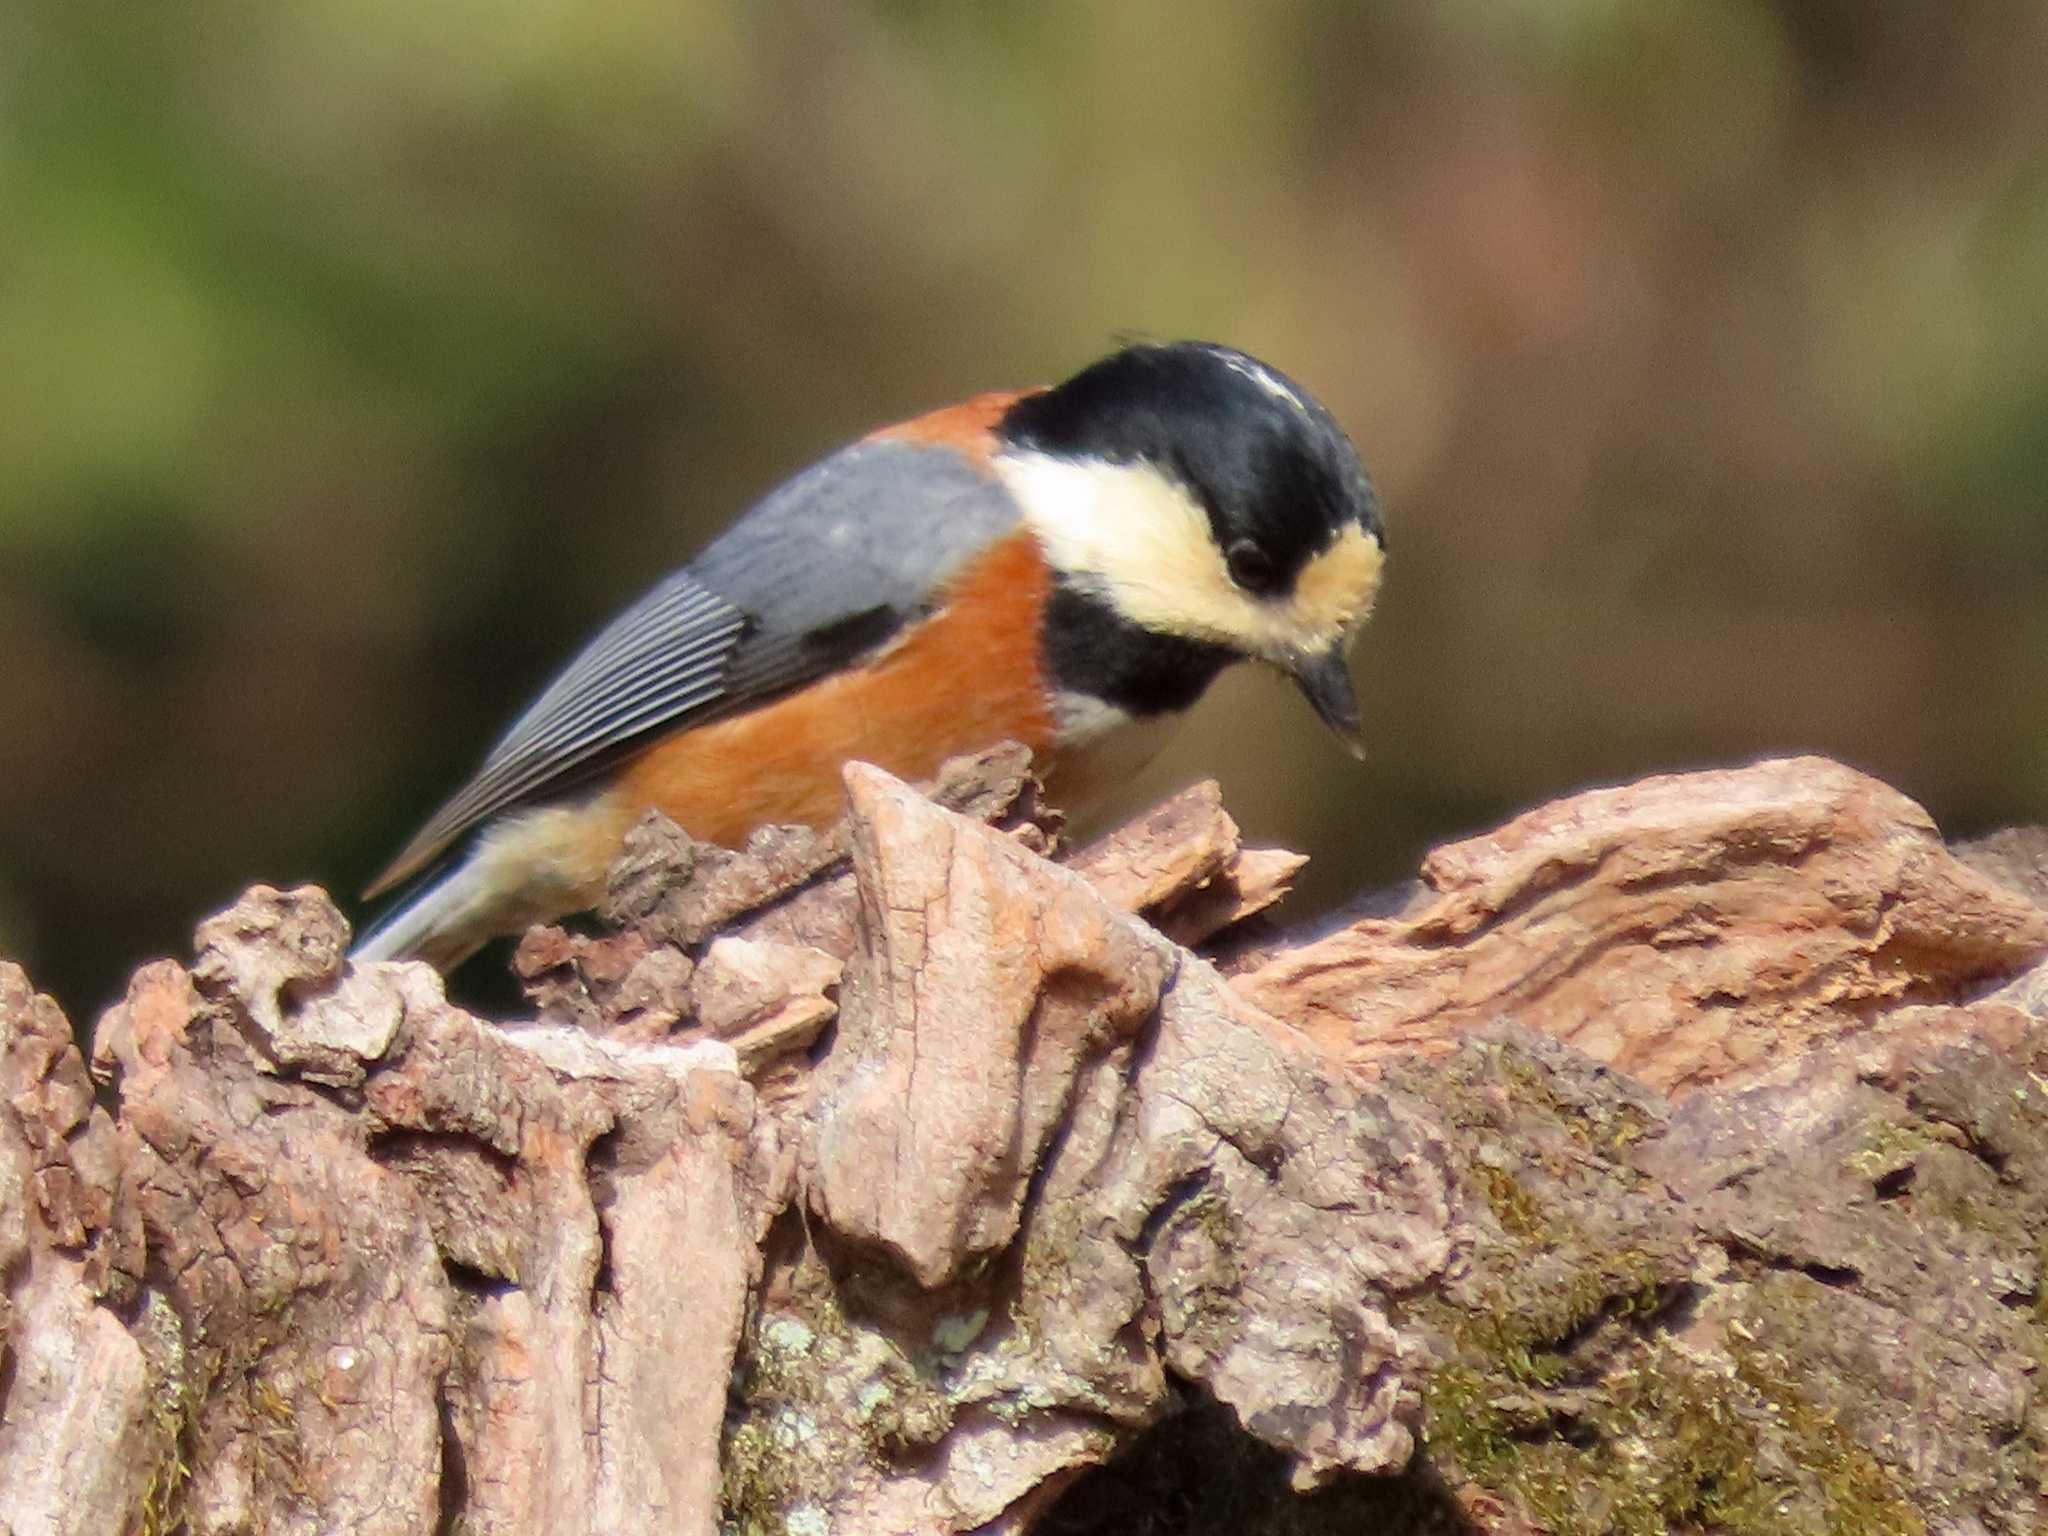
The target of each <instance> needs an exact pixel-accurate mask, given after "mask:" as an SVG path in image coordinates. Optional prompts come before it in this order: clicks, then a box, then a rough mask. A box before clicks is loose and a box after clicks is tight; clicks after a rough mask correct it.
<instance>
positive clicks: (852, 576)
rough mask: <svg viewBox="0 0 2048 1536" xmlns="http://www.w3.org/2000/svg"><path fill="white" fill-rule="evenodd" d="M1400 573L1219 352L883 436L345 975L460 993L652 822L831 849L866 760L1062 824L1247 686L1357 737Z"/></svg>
mask: <svg viewBox="0 0 2048 1536" xmlns="http://www.w3.org/2000/svg"><path fill="white" fill-rule="evenodd" d="M1383 550H1384V539H1383V535H1382V532H1381V527H1380V517H1379V512H1378V508H1377V506H1376V504H1375V501H1374V498H1373V492H1372V488H1371V485H1370V484H1369V482H1368V481H1367V479H1366V475H1365V471H1364V469H1363V467H1362V466H1361V465H1360V463H1359V460H1358V454H1357V451H1356V450H1355V449H1353V447H1352V446H1351V443H1350V441H1349V440H1348V439H1347V438H1346V437H1345V435H1344V433H1343V431H1342V430H1341V429H1340V428H1339V427H1338V426H1337V424H1336V422H1335V421H1333V420H1332V419H1331V417H1330V414H1329V413H1328V412H1327V411H1325V410H1324V409H1323V407H1322V406H1321V405H1319V404H1317V403H1316V401H1315V400H1313V399H1311V398H1310V397H1309V395H1308V394H1307V393H1306V392H1305V391H1304V390H1303V389H1302V388H1301V387H1300V386H1299V385H1297V384H1295V383H1293V382H1292V381H1290V380H1288V379H1287V378H1285V377H1284V376H1283V375H1281V374H1280V373H1278V372H1277V371H1275V370H1274V369H1272V368H1269V367H1267V366H1266V365H1265V364H1264V363H1261V362H1258V361H1257V360H1255V359H1253V358H1251V357H1247V356H1246V355H1245V354H1244V353H1242V352H1236V351H1233V350H1231V349H1230V348H1228V347H1222V346H1215V345H1211V344H1207V343H1200V342H1181V343H1176V344H1173V345H1165V346H1151V345H1148V346H1133V347H1130V348H1127V349H1126V350H1124V351H1121V352H1117V353H1115V354H1114V355H1112V356H1110V357H1107V358H1104V359H1103V360H1102V361H1100V362H1098V363H1095V364H1094V365H1092V366H1091V367H1089V368H1086V369H1084V370H1083V371H1082V372H1080V373H1078V374H1076V375H1074V377H1072V378H1070V379H1068V380H1067V381H1066V382H1065V383H1063V384H1057V385H1054V386H1052V387H1051V388H1044V389H1035V390H1023V391H1015V392H1010V393H1004V394H987V395H977V396H975V397H974V398H972V399H969V400H966V401H964V402H962V403H961V404H959V405H955V406H950V407H948V408H946V409H943V410H939V411H934V412H932V413H931V414H929V415H926V416H920V417H917V418H916V419H915V420H912V421H908V422H905V423H903V424H902V425H900V426H895V427H889V428H885V429H883V430H882V431H879V432H876V433H874V434H872V435H871V436H868V437H865V438H863V439H861V440H860V441H859V442H856V443H854V444H852V445H851V446H849V447H847V448H843V449H841V450H840V451H838V452H837V453H834V454H832V455H831V456H830V457H828V458H826V459H824V460H823V461H822V462H820V463H818V464H816V465H814V466H813V467H812V468H810V469H808V470H806V471H804V472H803V473H802V474H800V475H798V476H797V477H796V478H795V479H793V480H791V481H789V482H788V483H786V484H785V485H783V486H782V487H781V488H780V489H778V490H776V491H774V492H772V493H771V494H770V495H769V496H768V497H767V498H766V499H765V500H763V501H762V502H760V503H759V504H758V505H757V506H755V507H754V508H753V510H752V511H750V512H748V513H747V514H746V515H745V516H744V517H742V518H741V519H740V520H739V521H738V522H737V523H735V524H734V525H733V526H732V527H731V528H730V529H729V530H727V531H726V533H725V534H724V535H722V536H721V537H720V538H718V539H717V540H715V541H714V542H713V543H712V544H711V545H710V547H709V548H707V549H706V550H705V551H704V552H703V553H702V554H701V555H699V556H698V557H697V558H696V559H695V560H694V561H692V562H691V563H690V564H688V565H686V566H684V567H683V568H682V569H681V570H679V571H677V572H675V573H674V574H672V575H671V576H669V577H668V578H667V579H666V580H664V581H663V582H662V583H661V584H660V585H659V586H657V587H655V589H654V590H653V591H652V592H650V593H648V594H647V595H646V596H645V597H644V598H642V599H641V600H640V601H639V602H638V603H637V604H635V605H634V606H633V607H631V608H629V609H627V610H626V611H625V612H624V613H622V614H621V615H620V616H619V617H618V618H617V619H616V620H614V621H613V622H612V623H611V624H610V625H609V626H608V627H607V628H605V629H604V630H603V631H601V632H600V633H599V634H598V635H597V637H596V638H595V639H594V640H592V641H591V642H590V644H589V645H588V646H587V647H586V648H585V649H584V650H583V652H582V653H581V654H580V655H578V656H577V657H576V658H575V660H574V661H572V662H571V663H570V664H569V667H568V670H567V671H565V672H563V673H562V675H561V676H560V677H558V678H557V679H556V680H555V681H554V683H553V684H552V685H551V686H549V687H548V689H547V690H546V691H545V692H544V693H542V694H541V695H540V697H539V698H538V699H537V700H536V701H535V702H534V704H533V706H532V707H531V708H530V709H528V710H527V712H526V713H525V714H524V715H522V716H521V717H520V718H519V720H518V721H517V722H516V723H515V724H514V725H513V726H512V728H511V729H510V730H509V731H507V732H506V733H505V736H504V737H503V739H502V740H500V741H499V742H498V744H497V746H495V747H494V748H492V749H491V752H490V755H489V756H488V757H486V758H485V759H484V763H483V766H482V767H481V768H480V769H479V770H478V771H477V774H476V776H475V777H474V778H473V779H471V780H470V781H469V783H468V784H466V785H464V786H463V788H462V789H461V790H460V791H459V792H458V793H457V794H456V795H455V797H454V798H453V799H451V800H450V801H448V803H447V804H446V805H444V806H443V807H442V808H441V809H440V810H439V811H438V812H437V813H436V814H435V815H434V817H433V818H432V819H431V820H430V821H428V823H427V824H426V826H425V827H424V828H422V829H421V831H420V833H419V835H418V836H416V837H415V838H413V840H412V842H411V843H409V844H408V845H407V846H406V848H405V851H404V852H403V853H401V854H400V855H399V856H398V858H397V859H396V861H395V862H393V864H392V865H391V867H390V868H389V869H387V870H386V871H385V872H384V873H383V874H382V875H381V876H380V877H379V878H378V879H377V881H376V882H375V884H374V885H373V886H372V887H371V888H370V891H369V892H368V894H369V895H372V896H374V895H376V894H378V893H379V892H381V891H384V890H388V889H389V888H391V887H392V886H393V885H395V884H397V883H398V882H400V881H402V880H405V879H407V878H409V877H411V876H413V875H417V874H419V873H420V872H422V871H424V870H427V869H429V868H430V867H434V866H436V865H445V868H443V869H442V870H441V872H440V873H439V874H438V875H437V877H436V878H434V879H433V881H432V882H431V883H430V884H427V885H426V886H425V887H424V888H423V889H421V890H420V891H419V892H418V893H417V894H415V895H414V896H413V897H412V898H411V899H410V900H409V901H407V902H406V903H405V904H404V905H402V906H400V907H399V908H398V909H397V910H396V911H395V912H394V913H392V914H391V915H390V916H389V917H387V918H386V919H385V920H384V921H383V923H382V924H380V925H379V926H378V927H377V928H376V929H375V930H374V931H373V932H371V933H370V934H369V935H368V936H367V937H366V938H365V939H364V940H363V942H362V943H361V945H360V946H358V948H357V951H356V954H357V956H358V957H359V958H374V959H394V958H408V957H410V958H419V959H424V960H428V961H430V962H432V963H433V964H434V965H436V966H440V967H442V968H444V969H445V968H447V967H450V966H453V965H455V964H457V963H459V962H460V961H461V960H462V959H464V958H465V957H466V956H468V955H469V954H470V953H471V952H473V951H474V950H475V949H476V948H477V947H478V946H479V945H481V944H483V943H484V942H485V941H487V940H488V939H490V938H493V937H495V936H497V935H499V934H508V933H516V932H518V931H520V930H521V929H522V928H524V927H525V926H526V925H527V924H529V923H533V922H539V921H545V920H548V919H551V918H555V917H559V916H561V915H563V914H564V913H568V912H574V911H577V910H580V909H582V908H584V907H588V906H591V905H594V904H595V903H596V901H597V900H598V898H599V897H600V896H601V895H602V894H603V890H604V877H605V869H606V866H607V865H608V864H610V863H611V861H612V859H613V858H614V857H615V856H616V855H617V854H618V852H619V848H620V844H621V841H622V839H623V838H624V836H625V833H626V831H627V829H628V828H629V827H631V826H632V825H633V823H634V822H635V821H636V820H638V818H639V817H640V816H641V814H642V813H643V812H645V811H646V810H647V809H648V808H649V807H655V808H658V809H660V810H661V811H663V812H664V813H666V814H667V815H668V816H669V817H671V818H672V819H674V820H675V821H676V822H677V823H678V824H679V825H680V826H681V827H682V828H683V829H684V830H685V831H687V832H689V833H690V834H691V835H692V836H694V837H697V838H701V839H704V840H706V841H709V842H713V843H721V844H725V845H728V846H737V845H739V844H741V843H743V842H744V841H745V840H746V838H747V836H748V834H749V833H751V832H752V831H753V830H754V829H755V828H757V827H760V826H764V825H767V824H770V823H774V822H802V823H808V824H810V825H812V826H823V825H828V824H829V823H831V822H832V821H833V820H834V819H835V818H836V817H837V816H838V815H839V814H840V812H841V809H842V805H841V790H840V766H841V764H843V763H844V762H846V761H847V760H848V759H850V758H860V759H863V760H865V761H867V762H871V763H875V764H878V765H879V766H881V767H883V768H886V769H888V770H889V771H890V772H892V773H895V774H898V775H900V776H902V777H904V778H907V779H912V780H917V779H923V778H928V777H930V776H931V775H932V774H933V773H934V772H935V771H936V770H937V769H938V767H939V765H940V764H941V763H942V762H944V761H945V760H946V759H947V758H949V757H952V756H955V755H957V754H959V753H962V752H968V751H973V750H975V749H977V748H981V747H986V746H990V745H993V744H995V743H997V742H1001V741H1004V740H1013V741H1017V742H1021V743H1023V744H1024V745H1025V746H1027V747H1029V748H1030V749H1031V750H1032V752H1033V754H1034V758H1035V761H1036V763H1037V765H1038V767H1039V769H1040V771H1041V772H1042V773H1043V774H1044V776H1045V778H1046V783H1047V789H1048V793H1049V795H1050V796H1051V798H1052V799H1053V800H1054V801H1055V802H1056V803H1060V804H1064V805H1068V806H1070V807H1071V806H1073V805H1075V804H1077V803H1082V802H1085V800H1086V799H1087V798H1088V797H1089V796H1090V794H1091V793H1093V792H1095V791H1097V790H1100V789H1105V788H1111V787H1114V786H1115V785H1117V784H1119V783H1121V782H1123V781H1124V780H1125V779H1126V778H1128V776H1129V774H1130V773H1131V772H1132V771H1134V769H1135V768H1136V767H1137V766H1138V765H1139V764H1140V763H1142V762H1143V761H1144V760H1145V759H1146V758H1148V757H1150V756H1151V754H1152V752H1153V751H1155V750H1156V749H1157V747H1158V746H1159V745H1160V742H1161V739H1162V737H1163V734H1164V732H1163V730H1162V729H1161V728H1162V727H1165V726H1168V725H1170V724H1172V723H1173V722H1175V721H1177V720H1178V719H1179V718H1180V717H1181V715H1182V714H1183V713H1184V712H1185V711H1186V710H1187V709H1188V707H1189V706H1190V705H1192V704H1193V703H1194V702H1195V701H1196V699H1198V698H1200V697H1201V695H1202V692H1203V690H1204V689H1206V688H1207V687H1208V686H1209V684H1210V683H1211V682H1212V681H1213V680H1214V679H1215V677H1216V675H1217V674H1218V673H1219V672H1221V671H1222V670H1223V669H1224V668H1225V667H1227V666H1229V665H1231V664H1232V663H1233V662H1237V661H1244V660H1250V661H1259V662H1264V663H1266V664H1268V665H1270V666H1273V667H1277V668H1279V669H1280V670H1281V671H1282V672H1284V673H1286V674H1287V675H1288V676H1289V677H1291V678H1293V679H1294V681H1295V682H1296V683H1297V684H1298V685H1299V686H1300V688H1301V690H1302V692H1303V693H1304V694H1306V695H1307V697H1308V701H1309V703H1310V704H1311V705H1312V706H1313V707H1314V709H1315V711H1316V713H1317V714H1318V715H1320V716H1321V717H1322V718H1323V720H1324V721H1325V722H1326V723H1327V724H1328V725H1329V726H1330V727H1331V728H1332V729H1334V730H1336V731H1337V732H1339V733H1340V734H1342V735H1344V736H1345V737H1347V738H1349V739H1353V740H1354V741H1355V738H1356V733H1357V729H1358V709H1357V704H1356V702H1355V700H1354V698H1353V695H1352V689H1351V676H1350V672H1349V669H1348V663H1347V659H1346V658H1347V652H1348V649H1349V642H1350V640H1351V637H1352V635H1353V634H1354V633H1355V631H1356V630H1357V628H1358V626H1359V624H1360V622H1361V621H1362V620H1363V619H1364V618H1365V616H1366V612H1367V610H1368V609H1369V608H1370V607H1371V605H1372V601H1373V595H1374V592H1375V590H1376V589H1377V587H1378V585H1379V579H1380V564H1381V557H1382V553H1383ZM465 837H467V839H468V840H467V842H466V844H465V845H464V846H463V847H462V848H461V849H460V851H459V852H458V851H457V840H458V839H463V838H465Z"/></svg>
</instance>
